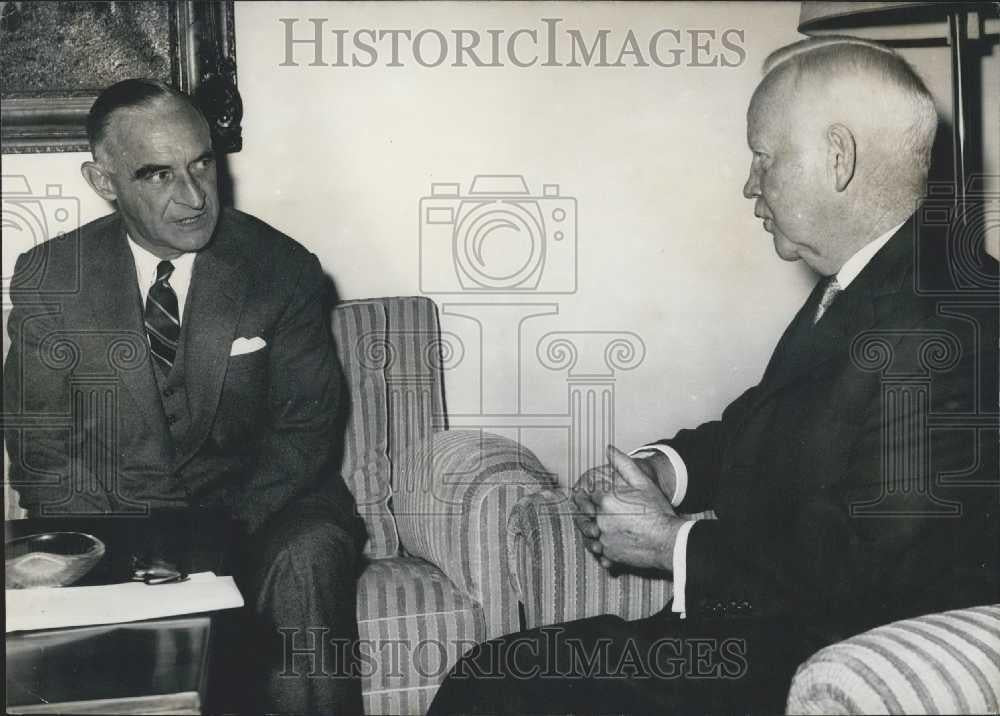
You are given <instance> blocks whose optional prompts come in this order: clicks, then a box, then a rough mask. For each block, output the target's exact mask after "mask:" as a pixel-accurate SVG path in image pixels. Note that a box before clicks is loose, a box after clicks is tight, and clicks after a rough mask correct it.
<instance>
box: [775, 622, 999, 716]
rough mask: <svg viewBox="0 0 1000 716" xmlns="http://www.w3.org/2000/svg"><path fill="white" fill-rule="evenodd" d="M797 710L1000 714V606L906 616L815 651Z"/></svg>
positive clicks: (801, 678) (798, 687)
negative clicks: (900, 619) (908, 617)
mask: <svg viewBox="0 0 1000 716" xmlns="http://www.w3.org/2000/svg"><path fill="white" fill-rule="evenodd" d="M787 711H788V713H793V714H845V713H849V714H863V713H890V714H934V713H945V714H948V713H962V714H976V713H1000V605H994V606H984V607H973V608H971V609H956V610H954V611H950V612H943V613H941V614H928V615H926V616H922V617H917V618H915V619H904V620H902V621H898V622H893V623H892V624H887V625H885V626H881V627H878V628H876V629H872V630H870V631H867V632H864V633H863V634H858V635H857V636H854V637H851V638H850V639H846V640H845V641H841V642H838V643H836V644H833V645H831V646H828V647H826V648H825V649H821V650H820V651H818V652H816V653H815V654H813V655H812V656H811V657H810V658H809V660H808V661H806V662H805V663H804V664H802V665H801V666H799V668H798V671H797V672H796V674H795V678H794V679H793V680H792V688H791V690H790V692H789V694H788V705H787Z"/></svg>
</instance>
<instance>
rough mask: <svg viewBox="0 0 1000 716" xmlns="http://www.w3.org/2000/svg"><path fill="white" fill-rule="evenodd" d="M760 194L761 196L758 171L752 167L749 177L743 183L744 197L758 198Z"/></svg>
mask: <svg viewBox="0 0 1000 716" xmlns="http://www.w3.org/2000/svg"><path fill="white" fill-rule="evenodd" d="M758 196H760V181H759V180H758V178H757V172H755V171H754V170H753V169H751V170H750V176H748V177H747V182H746V184H744V185H743V198H745V199H756V198H757V197H758Z"/></svg>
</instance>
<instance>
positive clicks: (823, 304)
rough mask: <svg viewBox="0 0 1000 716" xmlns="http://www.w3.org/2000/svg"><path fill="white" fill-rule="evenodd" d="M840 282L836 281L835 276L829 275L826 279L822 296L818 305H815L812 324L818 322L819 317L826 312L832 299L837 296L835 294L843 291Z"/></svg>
mask: <svg viewBox="0 0 1000 716" xmlns="http://www.w3.org/2000/svg"><path fill="white" fill-rule="evenodd" d="M843 290H844V289H842V288H841V287H840V284H839V283H837V277H836V276H831V277H830V278H829V279H828V280H827V284H826V287H825V288H824V289H823V296H822V297H821V298H820V299H819V305H818V306H816V315H815V316H813V325H816V324H817V323H819V319H821V318H822V317H823V314H824V313H826V309H828V308H829V307H830V304H831V303H833V300H834V299H835V298H836V297H837V294H838V293H840V292H841V291H843Z"/></svg>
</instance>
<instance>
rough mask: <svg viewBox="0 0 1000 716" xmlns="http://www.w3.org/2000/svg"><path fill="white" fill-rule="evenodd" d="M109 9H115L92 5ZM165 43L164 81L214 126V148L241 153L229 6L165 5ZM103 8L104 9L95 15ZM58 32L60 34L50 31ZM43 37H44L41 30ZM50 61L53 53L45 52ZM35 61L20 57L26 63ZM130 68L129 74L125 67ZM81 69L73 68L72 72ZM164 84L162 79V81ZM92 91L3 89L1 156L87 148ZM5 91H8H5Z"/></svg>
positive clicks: (198, 1) (181, 0)
mask: <svg viewBox="0 0 1000 716" xmlns="http://www.w3.org/2000/svg"><path fill="white" fill-rule="evenodd" d="M2 4H3V5H4V6H5V7H4V8H3V15H4V18H3V19H4V33H5V34H6V33H7V32H8V31H10V28H11V25H12V24H13V22H12V18H14V17H15V16H13V15H12V14H11V13H14V12H15V11H16V10H17V7H16V6H18V5H21V4H20V3H2ZM92 5H94V6H110V8H108V9H109V10H110V11H112V12H113V11H115V10H116V8H115V5H116V3H114V2H110V3H92ZM163 7H164V10H165V12H166V15H167V18H168V19H167V23H166V24H167V25H168V34H169V37H167V38H163V39H164V46H165V47H166V48H167V51H168V53H169V79H167V81H168V82H169V83H170V84H171V85H172V86H174V87H177V88H178V89H180V90H181V91H183V92H187V93H188V94H190V95H191V96H192V97H194V98H195V100H196V101H197V102H198V104H199V105H200V106H201V108H202V110H203V111H204V112H205V115H206V116H207V117H208V119H209V122H210V124H211V125H212V132H213V135H214V137H213V138H214V141H215V145H216V148H217V149H218V150H219V151H221V152H238V151H239V150H240V149H241V148H242V144H243V139H242V125H241V122H242V118H243V103H242V100H241V99H240V94H239V90H238V88H237V84H236V42H235V27H234V17H233V2H232V0H207V1H206V0H177V1H176V2H174V1H170V2H166V3H165V5H164V6H163ZM100 9H102V10H103V9H104V8H100ZM50 30H53V31H58V30H59V28H50ZM43 31H44V30H43ZM48 52H50V53H51V54H50V55H49V60H48V61H49V62H50V63H51V62H53V61H57V60H58V59H59V57H58V56H56V57H55V60H53V59H52V58H53V55H55V53H56V52H58V50H48ZM32 60H34V58H26V59H25V62H30V61H32ZM127 69H130V68H127ZM81 71H84V72H85V71H86V68H84V69H83V70H81V68H79V67H76V68H74V72H76V73H79V72H81ZM165 79H166V78H165ZM94 84H95V86H94V87H92V88H90V87H87V88H86V89H74V90H57V89H46V90H31V89H28V90H21V89H19V88H17V87H16V86H14V87H12V88H10V90H11V91H7V89H8V88H7V87H5V88H4V92H3V97H2V101H0V123H2V131H0V142H2V149H3V152H4V153H42V152H77V151H86V150H88V149H89V147H88V144H87V132H86V127H85V123H86V117H87V112H88V111H89V110H90V107H91V105H92V104H93V103H94V99H95V98H96V97H97V94H98V92H99V91H100V90H101V89H103V87H101V86H99V85H100V84H101V82H100V80H97V79H96V78H95V82H94ZM8 87H9V85H8Z"/></svg>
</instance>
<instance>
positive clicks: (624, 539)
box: [572, 445, 683, 571]
mask: <svg viewBox="0 0 1000 716" xmlns="http://www.w3.org/2000/svg"><path fill="white" fill-rule="evenodd" d="M607 455H608V461H609V462H608V464H606V465H601V466H599V467H595V468H593V469H591V470H588V471H587V472H586V473H584V474H583V476H582V477H581V478H580V479H579V481H577V484H576V486H575V487H574V488H573V492H572V497H573V502H574V504H575V506H576V510H577V512H576V514H575V515H574V521H575V522H576V526H577V529H579V530H580V533H581V534H582V535H583V537H584V539H585V540H586V543H587V548H588V549H589V550H590V551H591V552H593V553H594V555H595V556H597V558H598V559H599V560H600V563H601V566H603V567H605V568H610V567H611V566H612V565H614V564H623V565H628V566H631V567H638V568H653V569H663V570H668V571H669V570H671V569H672V567H673V548H674V542H675V540H676V538H677V531H678V529H679V528H680V526H681V524H683V520H681V519H680V518H679V517H677V515H676V513H675V512H674V508H673V506H672V505H671V504H670V500H668V499H667V496H666V495H665V494H664V493H663V490H661V489H660V487H659V484H658V480H657V478H656V475H655V472H654V471H653V469H652V467H651V466H647V465H646V464H645V461H644V460H642V459H633V458H631V457H629V456H628V455H626V454H625V453H623V452H621V451H620V450H618V449H617V448H615V447H614V446H612V445H609V446H608V453H607Z"/></svg>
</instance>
